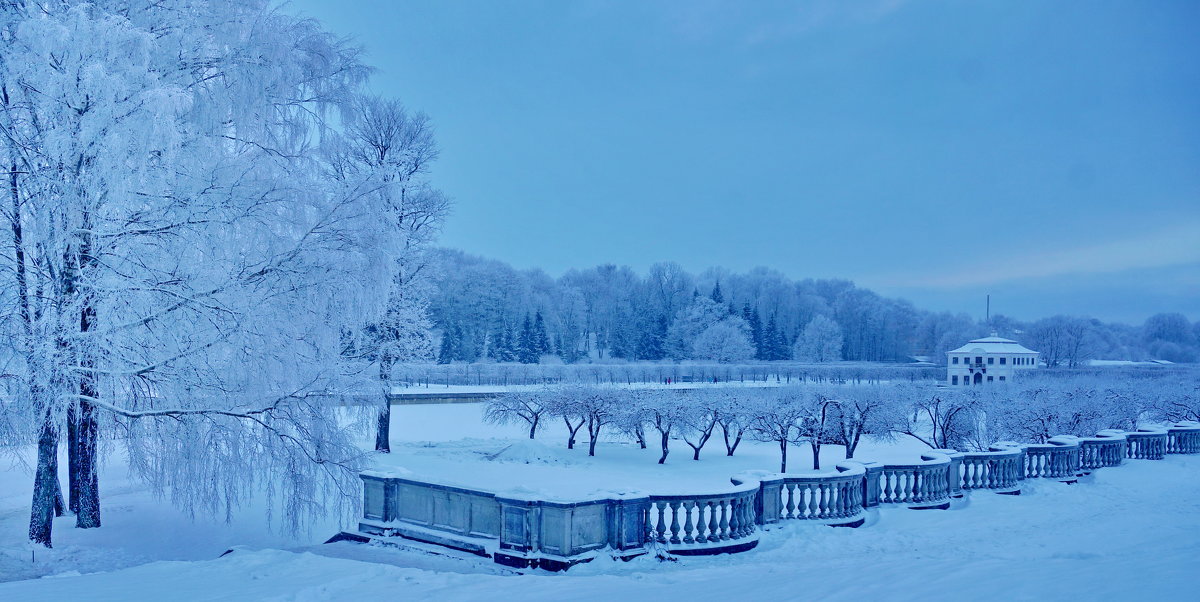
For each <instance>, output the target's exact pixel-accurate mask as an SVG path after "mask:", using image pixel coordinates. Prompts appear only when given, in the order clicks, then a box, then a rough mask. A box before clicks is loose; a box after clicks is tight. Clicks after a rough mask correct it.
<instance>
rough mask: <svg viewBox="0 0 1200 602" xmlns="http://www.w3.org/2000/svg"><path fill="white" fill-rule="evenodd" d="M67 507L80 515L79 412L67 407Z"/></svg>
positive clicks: (73, 405) (72, 405)
mask: <svg viewBox="0 0 1200 602" xmlns="http://www.w3.org/2000/svg"><path fill="white" fill-rule="evenodd" d="M67 506H68V507H69V508H70V509H71V514H78V513H79V410H78V409H77V407H76V406H75V404H71V405H70V406H69V407H67Z"/></svg>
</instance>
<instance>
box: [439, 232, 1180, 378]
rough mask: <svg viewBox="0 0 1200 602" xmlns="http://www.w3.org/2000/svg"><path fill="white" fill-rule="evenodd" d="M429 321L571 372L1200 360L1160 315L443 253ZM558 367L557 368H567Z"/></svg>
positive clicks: (466, 357) (761, 272)
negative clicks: (1132, 316) (625, 364)
mask: <svg viewBox="0 0 1200 602" xmlns="http://www.w3.org/2000/svg"><path fill="white" fill-rule="evenodd" d="M434 261H435V263H436V265H437V267H438V269H437V270H435V271H434V273H435V290H434V291H433V295H432V298H431V304H430V314H431V317H432V319H433V322H434V327H435V329H436V330H437V331H438V332H440V334H441V336H440V345H439V352H438V361H439V362H440V363H451V362H477V361H495V362H521V363H538V362H543V361H546V360H547V359H550V358H554V357H555V356H557V358H560V359H561V361H563V362H565V363H576V362H580V361H589V360H591V361H609V360H613V359H624V360H702V361H710V362H720V363H746V362H752V361H756V360H757V361H779V360H792V359H798V360H803V361H808V362H828V361H838V360H845V361H871V362H879V361H884V362H890V361H899V362H908V361H912V359H913V358H914V357H915V356H928V358H929V360H930V361H932V362H934V363H944V361H945V352H946V351H948V350H950V349H953V348H955V347H958V346H960V345H962V344H963V343H965V342H967V341H969V340H971V339H974V338H978V337H983V336H988V335H989V334H991V333H992V332H996V333H997V334H999V335H1000V336H1005V337H1009V338H1013V339H1016V340H1018V341H1020V342H1021V343H1023V344H1025V345H1026V346H1028V347H1030V348H1032V349H1035V350H1037V351H1040V352H1042V359H1043V360H1044V361H1045V362H1046V363H1047V364H1048V365H1050V366H1052V367H1057V366H1063V367H1075V366H1077V365H1080V364H1081V363H1083V362H1084V361H1085V360H1088V359H1113V360H1149V359H1158V360H1168V361H1171V362H1195V361H1197V359H1198V358H1200V343H1198V341H1200V322H1198V323H1195V324H1193V323H1191V322H1189V321H1188V319H1187V318H1186V317H1185V316H1183V315H1181V314H1157V315H1154V316H1152V317H1150V318H1149V319H1147V320H1146V322H1145V323H1144V324H1142V325H1139V326H1129V325H1124V324H1116V323H1105V322H1101V321H1099V320H1095V319H1091V318H1087V317H1077V316H1064V315H1059V316H1052V317H1049V318H1044V319H1041V320H1038V321H1035V322H1021V321H1018V320H1014V319H1011V318H1008V317H1006V316H1003V315H997V316H993V317H992V318H991V320H990V321H989V322H986V323H985V322H984V321H983V320H979V319H977V318H973V317H971V316H969V315H967V314H964V313H959V314H953V313H950V312H930V311H926V310H922V309H918V308H916V307H914V306H913V305H912V304H911V303H909V302H908V301H904V300H901V299H891V298H887V297H882V296H880V295H878V294H876V293H874V292H872V291H870V290H868V289H864V288H861V287H857V286H855V285H854V283H852V282H850V281H848V280H814V279H805V280H792V279H790V278H788V277H786V276H784V275H783V274H781V273H779V272H777V271H774V270H770V269H767V268H755V269H753V270H751V271H749V272H747V273H741V274H739V273H734V272H730V271H729V270H726V269H724V268H710V269H708V270H706V271H704V272H702V273H700V274H699V275H694V274H691V273H688V272H687V271H685V270H684V269H683V268H681V267H680V266H679V265H678V264H675V263H658V264H654V265H653V266H651V267H650V269H649V270H648V271H647V273H645V274H638V273H636V272H634V271H633V270H632V269H631V268H629V267H626V266H615V265H601V266H597V267H593V268H587V269H582V270H570V271H568V272H567V273H565V274H563V275H562V276H561V277H559V278H552V277H551V276H549V275H548V274H546V273H545V272H543V271H542V270H539V269H534V270H524V271H522V270H517V269H514V268H513V267H511V266H509V265H508V264H506V263H503V262H500V261H496V260H491V259H485V258H481V257H476V256H472V255H467V254H465V253H463V252H461V251H456V250H448V249H441V250H438V251H437V252H435V257H434ZM556 361H557V360H556Z"/></svg>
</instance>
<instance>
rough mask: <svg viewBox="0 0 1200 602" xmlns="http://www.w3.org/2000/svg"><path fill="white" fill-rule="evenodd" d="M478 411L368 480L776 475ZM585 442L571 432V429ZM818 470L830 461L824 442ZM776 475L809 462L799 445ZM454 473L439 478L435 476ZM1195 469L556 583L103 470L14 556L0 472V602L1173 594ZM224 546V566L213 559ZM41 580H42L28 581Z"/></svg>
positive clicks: (600, 566) (1118, 477) (442, 424)
mask: <svg viewBox="0 0 1200 602" xmlns="http://www.w3.org/2000/svg"><path fill="white" fill-rule="evenodd" d="M481 411H482V407H481V405H479V404H454V405H420V406H400V407H397V408H395V410H394V412H393V441H394V444H393V450H394V453H393V454H392V455H391V456H388V457H385V458H384V459H383V460H382V461H381V462H380V468H381V469H387V470H406V471H410V472H411V473H413V474H414V475H416V476H420V477H427V478H437V479H439V480H442V481H451V482H457V483H460V484H463V485H471V486H475V487H481V488H491V489H495V490H509V491H512V490H522V491H530V490H536V491H539V492H542V493H545V494H547V495H549V496H556V497H571V496H577V495H586V494H589V493H594V492H600V491H612V490H620V489H626V490H629V489H639V490H644V491H655V492H664V491H669V490H674V489H689V490H695V489H704V488H706V487H708V486H710V485H711V486H714V487H715V486H721V485H724V484H725V483H727V482H728V477H729V476H730V475H732V474H735V473H737V472H740V471H743V470H750V469H765V470H772V469H777V468H778V466H777V463H778V455H777V451H776V449H775V447H774V446H773V445H771V444H762V443H755V442H751V441H746V442H743V443H742V446H741V447H739V448H738V452H737V454H736V455H735V456H734V457H733V458H727V457H725V453H724V448H723V444H722V441H721V440H720V434H719V432H718V433H717V434H715V435H714V439H713V440H712V441H710V442H709V443H708V446H707V447H705V448H704V451H703V452H702V455H701V461H699V462H694V461H692V460H691V450H690V449H689V448H688V447H687V446H686V445H684V444H683V443H682V442H673V443H672V451H671V456H670V457H669V459H668V461H667V464H666V465H665V466H659V465H657V464H656V463H655V462H656V460H657V454H658V451H657V450H656V449H654V443H653V441H652V442H651V444H650V449H646V450H641V449H638V448H637V446H636V445H633V444H629V443H626V442H621V441H615V440H610V441H606V442H604V443H602V444H601V445H600V447H599V448H598V450H597V456H596V457H595V458H589V457H587V447H586V435H584V436H582V437H580V440H579V441H578V443H577V448H576V449H575V450H571V451H568V450H566V449H565V433H564V432H563V431H564V430H565V429H563V427H562V426H561V424H556V423H553V422H551V423H549V424H548V428H547V429H546V430H545V431H544V432H543V433H541V434H539V436H538V439H537V441H535V442H529V441H528V440H527V439H525V438H524V436H523V429H522V428H521V427H520V426H515V425H514V426H511V427H495V426H491V425H486V424H483V423H482V422H481V421H480V419H479V418H480V415H481ZM581 435H583V433H581ZM920 449H921V447H920V446H919V444H914V443H912V442H910V441H906V440H897V441H894V442H888V441H872V442H867V443H864V444H863V445H862V446H861V447H860V449H859V453H858V456H859V457H861V458H864V459H884V458H891V457H895V458H904V457H911V455H912V454H914V453H915V452H917V451H919V450H920ZM822 457H823V459H824V461H825V462H827V463H830V464H832V462H834V461H836V459H838V458H840V457H841V450H840V449H839V448H836V447H826V448H824V449H823V451H822ZM789 463H790V464H791V466H794V467H796V468H804V467H807V466H808V465H809V457H808V455H807V449H806V448H800V447H796V448H794V449H793V450H792V454H790V457H789ZM451 474H452V475H454V476H453V478H448V475H451ZM1198 476H1200V457H1193V456H1168V457H1167V459H1166V460H1163V461H1137V460H1135V461H1128V462H1127V463H1126V465H1125V466H1123V467H1120V468H1110V469H1104V470H1101V471H1098V472H1097V473H1094V475H1092V476H1091V477H1087V478H1084V479H1082V480H1081V482H1080V483H1079V484H1078V485H1073V486H1068V485H1063V484H1060V483H1057V482H1041V481H1026V482H1025V484H1024V493H1023V494H1022V495H1021V496H1017V497H1013V496H1000V495H994V494H989V493H976V494H973V495H971V496H969V497H968V498H966V499H964V500H961V501H958V502H956V503H955V506H954V507H953V508H952V509H950V510H947V511H913V510H907V509H903V508H883V509H880V510H878V511H872V512H871V513H870V515H869V519H868V523H867V525H865V526H864V527H862V528H859V529H831V528H828V527H823V526H819V525H803V524H786V525H784V526H782V527H779V528H776V529H773V530H771V531H770V532H768V533H766V534H765V535H764V536H763V538H762V541H761V543H760V545H759V547H758V548H757V549H755V550H753V551H750V552H746V553H742V554H737V555H728V556H719V557H711V558H704V557H698V558H697V557H693V558H686V559H682V560H680V561H678V562H661V561H659V560H657V559H655V558H652V557H643V558H639V559H635V560H633V561H630V562H619V561H611V560H598V561H594V562H592V563H590V564H586V565H581V566H578V567H575V568H573V569H571V571H570V572H569V573H567V574H531V575H522V576H517V575H512V574H506V573H507V571H504V570H501V569H500V568H499V567H498V566H497V565H494V564H492V563H491V562H490V561H487V560H477V559H460V558H456V557H451V556H433V555H429V554H428V553H425V552H422V551H420V550H416V549H414V550H394V549H381V548H378V547H375V546H362V545H355V544H334V545H319V544H320V542H322V541H324V540H325V539H326V538H328V537H329V536H331V535H333V534H334V533H335V532H337V531H338V530H340V529H341V528H343V527H347V526H351V523H350V522H349V520H351V519H350V517H346V518H345V519H343V521H344V522H342V524H339V517H336V516H334V517H330V518H329V519H328V520H327V521H325V522H324V523H322V524H317V525H314V526H313V528H312V529H311V531H310V532H309V533H305V534H301V535H299V536H288V535H285V534H280V533H275V532H272V531H271V530H270V529H269V528H268V527H267V526H266V524H265V522H264V520H263V518H262V513H263V510H264V508H263V507H262V505H261V504H262V502H261V501H257V500H256V502H255V503H254V504H251V505H250V507H248V508H245V509H242V510H239V511H236V512H234V513H233V514H232V515H231V517H230V520H229V521H228V522H226V521H224V519H223V518H220V519H211V518H205V517H197V518H196V519H195V520H192V519H190V518H189V517H187V516H184V515H181V514H180V513H179V512H177V511H174V510H172V509H170V508H169V507H168V506H167V504H165V503H160V502H157V501H155V500H154V499H153V497H152V496H151V495H150V494H149V493H148V492H147V491H146V490H145V488H143V487H142V486H140V485H138V484H136V483H132V482H130V481H129V480H128V478H127V477H126V474H125V469H124V466H123V465H122V464H121V463H119V462H111V463H109V464H108V465H106V466H105V467H104V468H103V472H102V474H101V487H102V491H103V500H104V503H105V508H104V521H105V522H104V527H102V528H100V529H94V530H87V531H83V530H78V529H74V528H72V524H73V519H71V518H70V517H64V518H62V519H59V520H58V522H57V523H56V529H55V538H56V547H55V548H54V549H53V550H45V549H41V548H34V547H32V546H30V545H29V544H27V543H26V542H25V529H26V526H27V521H28V514H27V507H28V496H29V486H30V485H29V482H30V479H29V475H28V473H27V472H26V469H25V468H24V467H22V466H19V465H13V464H10V462H9V460H7V459H5V460H3V463H2V464H0V581H6V583H0V600H26V599H40V600H58V599H80V600H127V599H157V598H166V597H169V598H171V599H173V600H243V599H245V600H251V599H253V600H260V599H271V598H275V599H303V600H325V599H351V598H360V597H363V598H365V597H368V596H372V597H389V598H395V597H397V596H405V597H417V598H418V599H438V600H482V599H512V598H517V597H518V596H520V597H523V598H525V599H550V598H559V599H564V598H565V599H597V600H600V599H605V600H611V599H614V598H617V599H620V598H628V599H650V598H655V597H658V598H664V597H679V598H682V599H689V600H738V599H745V598H746V597H748V596H753V597H755V598H765V599H773V600H775V599H778V600H783V599H818V598H819V599H835V600H836V599H845V600H850V599H863V598H867V597H869V598H884V599H900V600H908V599H921V600H949V599H964V598H966V599H1035V598H1037V599H1045V598H1047V597H1055V596H1057V597H1071V598H1073V597H1079V596H1083V595H1087V596H1088V597H1090V598H1095V599H1100V600H1106V599H1120V598H1125V599H1130V598H1132V599H1153V598H1155V597H1159V596H1164V597H1167V596H1169V597H1172V598H1175V599H1187V598H1189V597H1191V596H1193V595H1194V594H1195V592H1196V591H1197V589H1196V588H1197V587H1200V583H1198V580H1197V577H1196V575H1195V565H1196V562H1197V559H1198V558H1200V479H1198V478H1197V477H1198ZM230 548H236V549H235V551H234V552H233V553H231V554H229V555H227V556H224V557H219V556H220V555H221V554H222V553H223V552H224V551H225V550H227V549H230ZM39 576H45V577H46V578H42V579H36V577H39Z"/></svg>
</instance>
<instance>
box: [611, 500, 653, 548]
mask: <svg viewBox="0 0 1200 602" xmlns="http://www.w3.org/2000/svg"><path fill="white" fill-rule="evenodd" d="M649 509H650V498H649V497H645V496H642V497H632V498H618V499H614V500H611V501H610V502H609V512H608V516H609V524H608V545H609V546H610V547H611V548H612V549H614V550H620V551H635V550H636V551H639V552H640V551H641V550H642V549H643V548H644V547H645V545H646V532H647V529H646V513H647V512H648V511H649Z"/></svg>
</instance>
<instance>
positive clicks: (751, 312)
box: [742, 303, 765, 360]
mask: <svg viewBox="0 0 1200 602" xmlns="http://www.w3.org/2000/svg"><path fill="white" fill-rule="evenodd" d="M742 319H743V320H745V321H746V324H749V325H750V340H751V342H753V343H754V359H758V360H761V359H765V358H764V357H763V328H762V320H760V319H759V318H758V310H757V309H751V308H750V304H749V303H747V304H745V305H744V306H742Z"/></svg>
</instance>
